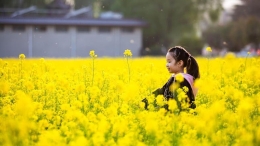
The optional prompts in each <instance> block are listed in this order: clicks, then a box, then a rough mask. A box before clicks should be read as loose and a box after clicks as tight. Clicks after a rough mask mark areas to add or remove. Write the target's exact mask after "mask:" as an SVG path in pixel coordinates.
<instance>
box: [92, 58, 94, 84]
mask: <svg viewBox="0 0 260 146" xmlns="http://www.w3.org/2000/svg"><path fill="white" fill-rule="evenodd" d="M93 83H94V58H93V59H92V86H93Z"/></svg>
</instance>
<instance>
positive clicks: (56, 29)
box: [0, 18, 145, 58]
mask: <svg viewBox="0 0 260 146" xmlns="http://www.w3.org/2000/svg"><path fill="white" fill-rule="evenodd" d="M144 25H145V23H144V22H142V21H138V20H127V19H57V18H0V57H17V56H18V55H19V54H21V53H23V54H25V55H26V56H28V57H55V58H56V57H62V58H68V57H87V56H89V51H91V50H95V52H96V54H98V55H99V56H108V57H119V56H122V54H123V52H124V50H125V49H130V50H131V51H132V53H133V56H139V52H140V49H141V47H142V27H143V26H144Z"/></svg>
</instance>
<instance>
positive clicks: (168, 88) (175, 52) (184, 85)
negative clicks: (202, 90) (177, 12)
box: [144, 46, 200, 111]
mask: <svg viewBox="0 0 260 146" xmlns="http://www.w3.org/2000/svg"><path fill="white" fill-rule="evenodd" d="M166 61H167V63H166V68H167V69H168V71H169V73H172V75H171V77H170V79H169V80H168V82H166V83H165V85H164V86H163V87H162V88H158V89H157V90H155V91H154V92H153V94H154V95H155V96H158V95H163V96H164V98H165V100H167V101H168V100H170V99H174V100H176V102H177V106H178V108H179V110H180V111H181V110H183V109H184V108H185V107H188V108H193V109H194V108H196V105H195V103H194V101H195V96H196V93H197V89H196V88H195V87H194V85H193V83H194V81H195V80H196V79H197V78H199V77H200V73H199V66H198V63H197V61H196V60H195V59H194V57H193V56H191V54H190V53H189V52H188V51H186V50H185V49H184V48H183V47H181V46H175V47H173V48H170V49H169V50H168V52H167V54H166ZM185 68H186V73H184V69H185ZM179 76H182V80H181V81H180V80H179V79H178V78H179ZM173 84H175V85H178V88H175V89H174V90H172V86H173ZM175 87H177V86H175ZM179 89H182V90H181V91H183V93H185V94H182V95H181V96H178V94H181V93H180V90H179ZM183 95H184V96H183ZM180 98H181V99H180ZM183 101H184V102H185V103H186V105H185V107H184V104H183ZM144 102H146V108H147V106H148V104H147V103H148V102H147V100H146V101H144ZM187 105H188V106H187ZM164 107H165V108H166V109H168V105H167V104H166V105H165V106H164Z"/></svg>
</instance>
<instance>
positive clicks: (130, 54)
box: [124, 49, 132, 82]
mask: <svg viewBox="0 0 260 146" xmlns="http://www.w3.org/2000/svg"><path fill="white" fill-rule="evenodd" d="M124 57H125V58H126V63H127V67H128V81H129V82H130V65H129V61H128V60H129V57H132V52H131V50H129V49H126V50H125V52H124Z"/></svg>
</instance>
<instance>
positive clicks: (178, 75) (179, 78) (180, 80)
mask: <svg viewBox="0 0 260 146" xmlns="http://www.w3.org/2000/svg"><path fill="white" fill-rule="evenodd" d="M175 79H176V81H178V82H179V83H180V82H183V81H184V77H183V76H182V74H176V75H175Z"/></svg>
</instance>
